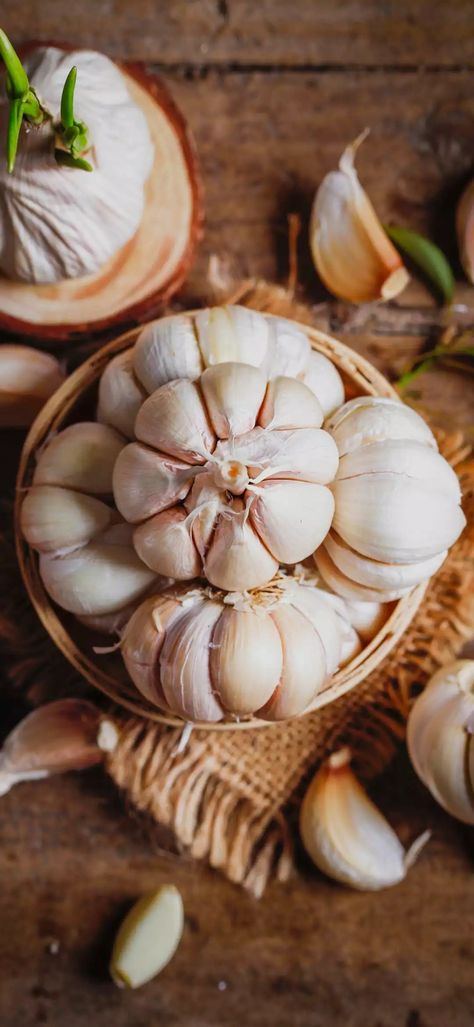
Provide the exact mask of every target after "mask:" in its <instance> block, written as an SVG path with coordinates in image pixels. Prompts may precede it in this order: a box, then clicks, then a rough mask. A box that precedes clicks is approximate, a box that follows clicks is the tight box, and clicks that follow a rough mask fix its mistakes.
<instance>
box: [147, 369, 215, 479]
mask: <svg viewBox="0 0 474 1027" xmlns="http://www.w3.org/2000/svg"><path fill="white" fill-rule="evenodd" d="M135 434H136V437H137V439H139V440H140V442H146V443H148V445H149V446H152V447H153V448H154V449H160V450H162V451H163V452H164V453H166V454H169V455H171V456H174V457H177V458H178V460H184V461H185V463H188V464H203V463H205V462H206V460H207V458H208V456H209V454H210V453H211V452H212V450H213V449H214V446H215V442H216V439H215V435H214V433H213V431H212V428H211V426H210V424H209V420H208V416H207V411H206V408H205V406H204V403H203V401H202V399H201V394H200V392H199V389H198V388H197V386H196V385H195V384H194V383H193V382H190V381H187V380H186V379H184V378H182V379H180V380H178V381H173V382H169V383H168V384H167V385H162V386H161V388H159V389H157V390H156V392H154V393H153V394H152V395H151V396H149V397H148V399H146V400H145V402H144V403H143V405H142V406H141V407H140V410H139V412H138V416H137V419H136V423H135Z"/></svg>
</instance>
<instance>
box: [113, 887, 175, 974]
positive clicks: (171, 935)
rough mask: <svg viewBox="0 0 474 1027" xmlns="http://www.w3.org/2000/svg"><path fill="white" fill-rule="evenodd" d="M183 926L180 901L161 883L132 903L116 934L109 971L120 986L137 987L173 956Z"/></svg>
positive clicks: (171, 889)
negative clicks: (154, 889) (158, 886)
mask: <svg viewBox="0 0 474 1027" xmlns="http://www.w3.org/2000/svg"><path fill="white" fill-rule="evenodd" d="M183 927H184V912H183V901H182V899H181V895H180V894H179V891H178V889H177V888H175V886H174V884H164V885H162V886H161V887H160V888H158V889H157V890H156V891H153V892H150V893H149V894H148V895H144V896H143V898H141V899H139V900H138V902H136V903H135V905H134V906H132V909H131V910H130V912H129V913H128V914H127V916H126V917H125V920H124V921H123V923H122V924H121V926H120V928H119V931H118V933H117V936H116V938H115V942H114V947H113V951H112V958H111V960H110V974H111V977H112V979H113V980H114V982H115V984H116V985H117V986H118V987H119V988H139V987H141V985H143V984H146V983H147V982H148V981H151V979H152V978H153V977H156V975H157V974H159V973H160V972H161V970H163V968H164V967H165V966H166V964H167V963H169V961H170V959H172V957H173V956H174V953H175V952H176V949H177V947H178V945H179V942H180V940H181V935H182V933H183Z"/></svg>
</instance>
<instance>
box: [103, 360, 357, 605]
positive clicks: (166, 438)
mask: <svg viewBox="0 0 474 1027" xmlns="http://www.w3.org/2000/svg"><path fill="white" fill-rule="evenodd" d="M322 421H323V412H322V409H321V406H320V404H319V401H318V400H317V399H316V397H315V395H314V393H312V392H311V390H310V389H309V388H308V387H307V386H306V385H304V383H303V382H300V381H297V380H296V379H294V378H288V377H285V376H279V377H276V378H273V379H272V380H271V381H270V382H267V380H266V377H265V374H264V373H263V371H262V370H260V369H259V368H257V367H254V366H252V365H251V364H244V363H235V362H226V363H222V364H216V365H214V366H211V367H208V368H207V369H206V370H205V371H204V372H203V373H202V375H200V377H199V378H198V379H197V380H196V381H194V382H192V381H190V380H189V379H187V378H179V379H176V380H174V381H171V382H167V383H166V384H164V385H161V386H160V387H158V388H157V389H156V390H155V392H153V393H152V394H151V396H149V397H148V399H146V400H145V402H144V403H143V404H142V406H141V407H140V409H139V411H138V414H137V417H136V420H135V436H136V438H137V440H138V441H137V442H132V443H130V445H128V446H126V447H125V449H124V450H122V452H121V453H120V454H119V457H118V459H117V462H116V464H115V468H114V476H113V485H114V496H115V502H116V504H117V507H118V510H119V511H120V513H121V514H122V516H123V517H125V518H126V520H127V521H129V522H131V523H132V524H136V525H137V527H136V529H135V532H134V536H133V538H134V545H135V548H136V551H137V553H138V555H139V557H140V558H141V559H142V560H143V561H144V562H145V563H146V564H147V566H148V567H150V568H151V569H152V570H154V571H155V572H156V573H157V574H162V575H164V576H168V577H171V578H175V579H176V580H187V579H190V578H194V577H196V576H198V575H200V574H202V573H203V574H204V575H205V577H206V578H207V580H208V581H210V582H211V584H213V585H216V586H217V587H218V588H224V589H229V590H237V591H242V590H244V589H249V588H254V587H257V586H259V585H263V584H265V583H266V582H267V581H269V580H270V579H271V578H272V577H273V575H274V573H275V571H276V570H277V568H278V564H279V563H288V564H290V563H295V562H296V561H297V560H302V559H304V558H305V557H307V556H309V555H310V553H311V552H312V551H313V550H314V549H315V548H316V546H317V545H319V543H320V542H321V541H322V540H323V538H324V537H325V535H326V534H327V531H328V529H329V526H330V524H331V519H332V515H333V511H334V503H333V498H332V494H331V492H330V490H329V489H328V488H327V485H328V483H329V482H330V481H331V480H332V479H333V477H334V475H335V473H336V469H337V462H338V456H337V447H336V445H335V443H334V441H333V440H332V439H331V437H330V436H329V435H328V433H327V432H325V431H323V430H322V429H321V427H320V425H321V424H322Z"/></svg>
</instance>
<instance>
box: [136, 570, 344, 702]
mask: <svg viewBox="0 0 474 1027" xmlns="http://www.w3.org/2000/svg"><path fill="white" fill-rule="evenodd" d="M342 639H343V628H342V627H341V623H340V621H339V618H338V617H337V615H336V613H335V611H334V610H333V609H332V608H331V606H330V605H329V604H328V603H327V601H326V599H325V598H324V596H323V595H322V594H321V593H320V592H319V591H318V590H317V589H315V588H313V587H310V586H306V585H299V584H298V583H297V582H296V581H295V580H294V579H292V578H289V577H288V578H287V577H285V576H283V575H280V576H279V577H278V578H276V579H275V580H274V581H273V582H272V583H271V584H270V585H268V586H267V588H266V589H260V590H255V591H252V592H250V593H245V594H237V593H234V594H233V595H225V594H223V593H222V592H218V591H216V590H214V589H209V588H201V587H199V588H195V589H191V590H186V589H185V588H181V589H175V590H174V591H168V592H164V593H162V594H161V595H159V596H152V597H150V598H149V599H146V600H145V601H144V602H143V603H142V604H141V606H140V607H139V608H138V609H137V610H136V612H135V613H134V614H133V616H132V618H131V619H130V621H129V623H128V625H127V626H126V628H125V631H124V633H123V636H122V656H123V659H124V662H125V665H126V667H127V670H128V672H129V674H130V677H131V678H132V681H133V682H134V684H135V685H136V687H137V689H138V690H139V691H140V692H141V693H142V694H143V695H144V696H145V697H146V698H147V699H148V700H149V701H150V702H152V703H154V704H156V705H157V706H159V707H160V708H161V709H163V710H165V711H167V712H170V713H173V714H176V715H178V716H180V717H183V718H184V719H186V720H189V721H208V722H216V721H219V720H222V719H223V718H224V717H226V716H227V717H229V716H233V717H240V716H247V715H249V714H254V715H255V716H256V717H259V718H260V719H261V720H267V721H274V720H286V719H287V718H291V717H297V716H299V715H300V714H302V713H304V712H305V710H306V709H307V708H308V706H309V705H310V704H311V702H312V701H313V699H314V698H315V696H316V695H317V693H318V692H319V691H320V689H321V688H322V687H323V685H324V684H325V682H326V681H327V680H328V678H330V676H331V675H332V674H333V673H334V671H335V670H336V668H337V667H338V665H339V663H340V662H341V655H342Z"/></svg>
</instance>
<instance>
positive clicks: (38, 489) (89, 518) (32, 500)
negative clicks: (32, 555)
mask: <svg viewBox="0 0 474 1027" xmlns="http://www.w3.org/2000/svg"><path fill="white" fill-rule="evenodd" d="M111 515H112V511H111V510H110V509H109V507H108V506H106V505H105V503H102V502H101V501H100V499H95V498H94V497H93V496H84V495H82V494H81V493H80V492H72V491H71V490H70V489H61V488H57V487H56V486H54V485H33V487H32V488H31V489H30V490H29V492H28V493H27V494H26V496H25V498H24V500H23V503H22V507H21V514H20V524H21V530H22V532H23V535H24V536H25V538H26V540H27V542H29V544H30V545H31V546H33V548H34V549H37V550H39V552H41V553H48V552H53V553H60V552H65V551H67V550H73V549H77V547H78V546H81V545H84V544H85V543H86V542H89V541H90V539H92V538H94V536H95V535H98V534H99V533H100V532H101V531H103V530H104V529H105V528H106V527H107V525H108V524H109V523H110V519H111Z"/></svg>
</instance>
